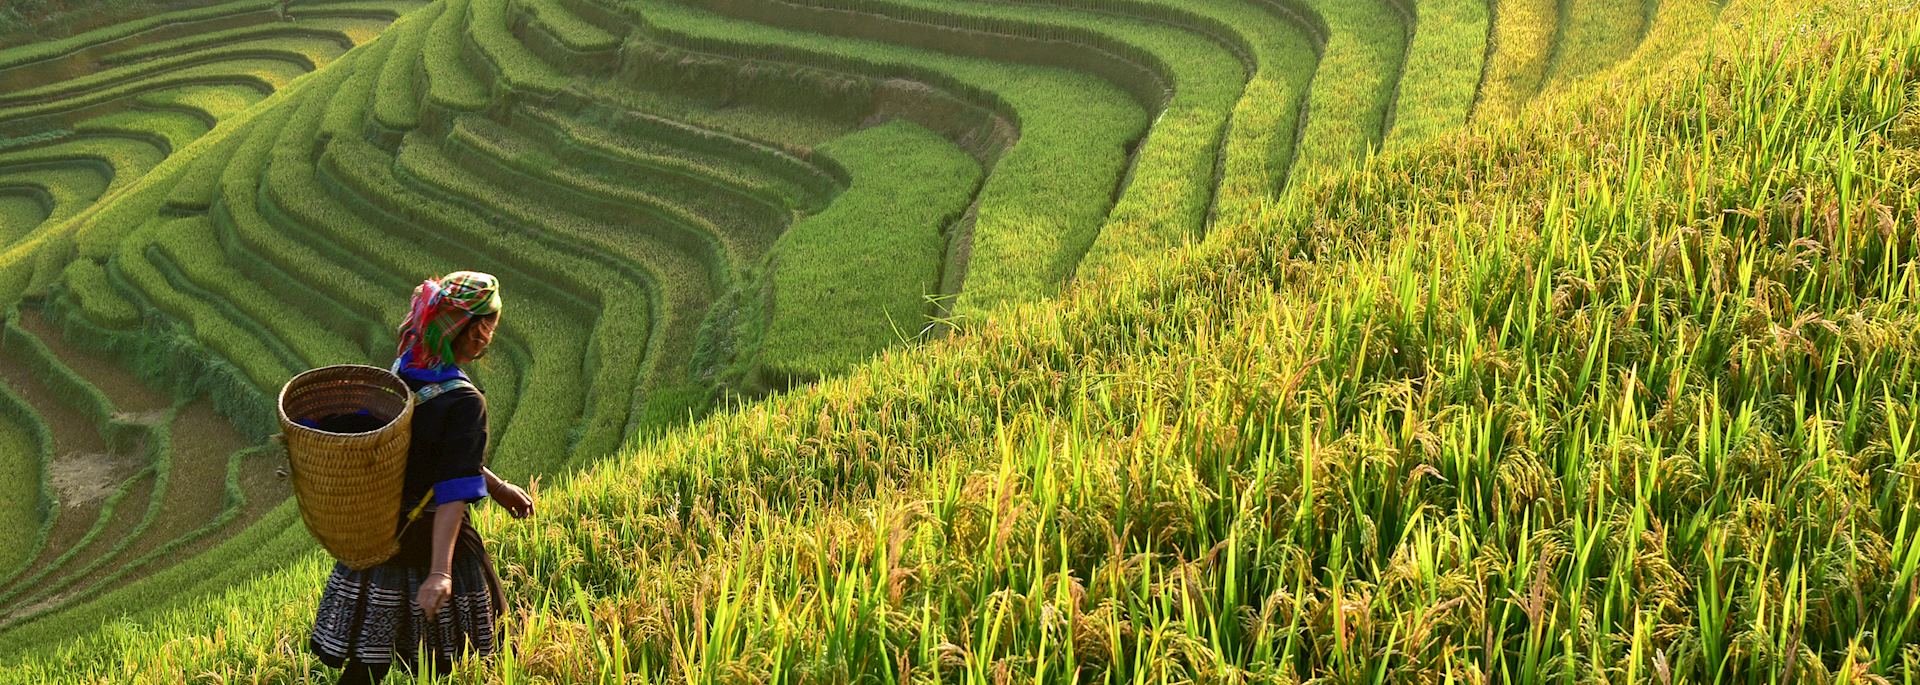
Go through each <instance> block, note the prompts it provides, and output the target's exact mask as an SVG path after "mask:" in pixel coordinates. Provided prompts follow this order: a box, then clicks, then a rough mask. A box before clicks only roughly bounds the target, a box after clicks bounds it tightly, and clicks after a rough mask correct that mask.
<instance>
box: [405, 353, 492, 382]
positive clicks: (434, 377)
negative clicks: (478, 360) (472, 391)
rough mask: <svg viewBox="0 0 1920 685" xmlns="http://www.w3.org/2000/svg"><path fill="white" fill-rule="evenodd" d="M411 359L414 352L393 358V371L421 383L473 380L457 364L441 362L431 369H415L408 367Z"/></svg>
mask: <svg viewBox="0 0 1920 685" xmlns="http://www.w3.org/2000/svg"><path fill="white" fill-rule="evenodd" d="M411 361H413V353H412V352H410V351H409V352H405V353H402V354H401V355H400V358H399V359H395V360H393V372H394V373H395V374H397V375H399V376H400V377H401V378H404V379H406V380H410V381H417V382H420V383H445V382H447V381H450V380H454V379H456V378H457V379H460V380H463V381H467V382H469V383H471V382H473V381H472V379H470V378H467V373H466V372H465V371H461V370H460V367H459V366H457V365H454V364H441V365H439V366H436V367H433V368H430V369H414V368H408V367H407V363H408V362H411Z"/></svg>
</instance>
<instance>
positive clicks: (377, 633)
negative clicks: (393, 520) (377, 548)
mask: <svg viewBox="0 0 1920 685" xmlns="http://www.w3.org/2000/svg"><path fill="white" fill-rule="evenodd" d="M428 520H431V517H428ZM430 528H431V526H415V527H414V529H415V530H419V529H430ZM407 532H408V533H414V530H409V531H407ZM431 543H432V537H431V532H430V530H429V531H427V534H425V535H417V534H412V535H406V536H403V537H402V539H401V541H400V544H401V549H400V553H399V554H398V555H396V556H395V557H394V558H393V559H391V560H389V561H387V563H385V564H381V565H379V566H374V567H372V568H368V569H364V570H360V571H355V570H353V569H350V568H347V566H346V565H345V564H340V563H335V564H334V566H333V575H331V576H329V577H328V578H327V586H326V589H325V590H323V591H322V592H321V594H320V609H319V611H318V613H317V614H316V615H315V616H314V621H313V637H312V638H311V639H310V640H309V641H308V643H307V647H308V649H310V650H312V651H313V653H314V655H315V656H318V657H320V661H321V662H322V663H325V664H327V665H328V666H331V667H334V668H339V667H341V666H342V665H343V664H345V663H346V662H347V661H348V660H352V661H353V662H355V663H362V664H393V663H399V664H402V665H405V666H408V667H412V666H414V665H416V664H419V663H421V662H423V661H424V662H431V663H434V664H436V665H438V666H439V668H440V669H442V670H443V671H444V669H445V668H446V666H447V665H448V664H451V663H452V662H453V661H454V660H456V659H459V658H461V657H462V656H467V655H472V656H481V657H484V656H488V655H491V654H493V652H494V649H495V642H494V623H495V618H496V617H497V616H498V615H499V613H500V612H501V610H502V607H504V606H505V602H504V601H503V598H502V596H501V593H500V579H499V576H497V575H496V574H495V573H494V570H493V560H492V559H490V558H489V557H488V556H487V551H486V548H485V547H483V546H482V545H481V543H480V534H479V533H478V532H476V531H475V530H474V529H473V527H472V526H471V525H468V524H465V523H462V524H461V527H460V535H459V537H457V538H456V539H455V541H454V546H453V566H452V568H450V569H449V572H450V573H451V575H452V576H453V595H452V596H451V597H449V598H448V599H447V603H446V605H445V606H443V607H441V608H440V613H439V614H438V615H436V616H434V618H433V620H428V619H427V616H426V613H425V612H423V611H421V610H420V606H419V605H418V604H415V603H414V601H413V600H414V596H415V595H416V594H418V592H419V591H420V584H421V583H422V582H424V581H426V579H427V574H428V571H429V564H428V562H427V560H428V559H429V556H428V549H427V548H429V547H430V546H431Z"/></svg>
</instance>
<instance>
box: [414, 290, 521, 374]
mask: <svg viewBox="0 0 1920 685" xmlns="http://www.w3.org/2000/svg"><path fill="white" fill-rule="evenodd" d="M499 312H500V280H499V279H496V278H494V277H493V276H492V275H491V274H483V273H479V272H475V271H455V272H453V273H450V274H447V275H446V277H444V278H439V279H433V278H429V279H427V280H426V281H424V282H422V283H421V284H420V287H417V288H414V289H413V302H412V303H411V304H409V305H408V307H407V319H406V320H405V321H402V322H400V348H399V350H398V352H397V354H399V356H400V360H399V362H398V363H396V364H395V366H396V367H397V368H398V369H400V370H406V369H426V370H438V369H446V368H448V367H451V366H453V340H454V337H455V335H456V334H457V333H459V332H460V329H461V328H462V327H464V326H466V324H467V322H468V321H471V320H473V318H474V317H477V316H486V315H488V314H498V313H499Z"/></svg>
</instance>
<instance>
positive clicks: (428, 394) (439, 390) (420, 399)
mask: <svg viewBox="0 0 1920 685" xmlns="http://www.w3.org/2000/svg"><path fill="white" fill-rule="evenodd" d="M461 388H473V383H472V382H470V381H468V380H467V379H465V378H455V379H453V380H450V381H446V382H443V383H434V384H432V385H423V386H420V389H419V390H415V391H413V396H414V401H415V402H416V403H418V404H426V403H427V400H431V399H433V398H435V397H439V396H441V395H445V394H447V393H450V392H453V391H455V390H459V389H461ZM474 390H476V391H477V390H479V388H474Z"/></svg>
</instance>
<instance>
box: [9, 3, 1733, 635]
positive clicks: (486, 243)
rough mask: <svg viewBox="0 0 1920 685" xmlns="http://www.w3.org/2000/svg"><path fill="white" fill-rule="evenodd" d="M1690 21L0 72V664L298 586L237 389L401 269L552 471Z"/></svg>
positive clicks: (596, 39) (276, 485) (413, 14)
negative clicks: (463, 327)
mask: <svg viewBox="0 0 1920 685" xmlns="http://www.w3.org/2000/svg"><path fill="white" fill-rule="evenodd" d="M1719 11H1720V8H1719V7H1718V6H1717V5H1715V4H1712V3H1710V2H1707V1H1706V0H1698V1H1694V0H1663V1H1661V2H1646V3H1642V2H1630V3H1628V2H1612V1H1600V0H1595V1H1592V2H1560V3H1557V4H1556V3H1551V2H1549V3H1544V4H1541V3H1528V2H1522V1H1517V0H1499V1H1497V2H1476V1H1474V0H1074V1H1068V0H1057V1H1056V0H1026V1H1020V2H971V1H970V2H953V1H932V0H646V1H639V0H436V1H434V2H422V1H418V0H385V1H373V2H369V1H364V0H356V1H318V0H299V1H294V2H285V3H281V2H260V1H257V0H243V1H239V2H231V3H227V4H220V5H214V6H210V7H205V8H200V9H194V10H188V11H182V12H176V13H170V14H161V15H156V16H153V17H150V18H147V19H143V20H140V21H137V22H133V23H129V24H125V25H119V26H114V27H110V28H106V29H101V30H98V31H94V32H90V33H86V34H82V35H78V36H74V37H72V38H71V39H68V40H64V41H58V42H49V43H36V44H32V45H27V46H23V47H19V48H13V49H8V50H5V51H0V136H4V138H0V307H4V309H5V310H6V311H7V312H8V314H7V316H6V321H7V324H6V327H5V329H4V333H3V334H0V342H4V345H5V349H6V351H7V354H6V356H5V358H4V361H0V381H3V382H4V384H3V385H0V387H3V388H5V392H4V393H0V408H4V409H5V411H4V412H0V446H10V445H18V446H20V447H18V448H9V449H8V450H7V451H6V452H4V454H5V455H6V456H5V457H4V458H0V471H4V472H6V473H9V474H21V475H23V476H24V477H23V478H22V479H18V480H16V481H14V482H15V483H27V485H15V486H11V487H16V488H17V489H18V490H19V493H18V494H19V495H20V497H19V498H15V499H7V500H6V501H9V502H13V504H6V505H0V506H7V507H10V508H8V509H6V510H4V511H0V521H4V522H17V523H19V524H20V525H19V526H16V527H14V529H16V530H21V531H37V532H34V533H28V534H26V535H24V536H23V538H22V539H21V541H20V542H21V548H22V549H23V550H25V551H24V552H20V553H17V554H16V556H17V557H18V558H13V559H9V558H5V557H0V563H7V564H8V565H7V566H4V567H0V568H3V569H6V570H7V571H8V575H7V576H5V577H4V581H3V582H4V584H0V631H5V632H4V633H0V634H4V635H6V636H7V637H8V640H7V641H6V646H4V647H0V649H16V650H17V649H24V648H27V647H31V646H34V645H41V644H47V643H51V642H55V641H58V640H60V639H63V638H66V637H69V636H71V635H73V634H76V633H78V632H82V631H85V630H87V629H89V628H91V627H93V626H96V625H98V624H99V623H100V622H101V621H103V620H105V619H107V618H109V617H112V616H116V615H119V614H120V613H121V612H124V611H128V610H140V611H152V610H156V609H158V608H163V607H165V606H167V605H171V604H174V603H177V602H181V601H185V600H186V599H189V598H192V597H197V596H203V595H205V594H207V593H210V592H215V591H219V590H222V589H224V588H226V587H229V586H231V585H232V584H234V583H236V582H240V581H241V580H244V579H248V578H253V577H256V576H257V575H258V574H260V573H262V572H265V571H270V570H272V569H277V568H281V567H282V566H284V565H285V564H287V563H289V562H295V560H298V561H297V562H295V563H298V564H301V565H305V564H307V563H308V561H309V560H310V555H308V554H307V552H309V550H310V549H311V543H310V542H308V541H307V539H306V538H305V534H304V532H303V531H302V530H301V529H300V528H299V526H298V525H297V524H296V523H295V520H296V516H295V514H294V512H293V510H292V508H291V504H290V503H287V502H286V501H285V500H284V491H285V487H284V484H283V483H282V482H281V481H280V480H279V479H278V478H277V477H276V476H275V475H274V473H273V471H274V464H275V462H276V460H277V459H278V458H279V456H278V455H277V454H276V453H274V451H273V449H272V448H271V447H270V446H269V445H270V443H268V442H266V441H265V438H266V437H267V436H268V435H269V434H270V433H271V432H272V431H273V430H274V428H273V422H272V420H271V411H272V405H271V401H270V397H271V394H272V393H273V392H274V391H275V390H276V389H277V388H278V387H279V386H280V384H281V383H283V382H284V381H285V379H287V378H288V377H290V376H291V375H292V374H294V373H296V372H298V371H300V370H303V369H306V368H309V367H313V366H319V365H325V364H332V363H341V362H361V363H384V362H385V361H386V360H387V359H388V358H389V357H390V354H391V345H392V340H391V339H392V325H393V323H394V321H395V320H396V319H397V316H398V313H399V311H400V308H401V306H402V304H403V298H404V296H405V295H406V293H407V292H408V291H409V289H410V287H411V285H413V284H414V283H417V282H418V280H419V279H420V278H422V277H424V276H428V275H432V274H436V273H441V272H445V271H449V270H453V269H457V268H472V269H482V270H486V271H490V272H493V273H496V274H500V275H501V276H502V277H503V279H504V282H505V283H506V288H507V291H508V295H507V296H508V298H509V299H511V300H512V302H513V304H512V310H513V313H512V315H510V316H509V317H507V318H505V319H504V321H503V325H502V329H501V337H500V341H499V342H498V343H496V352H497V353H496V354H495V355H494V356H493V358H492V359H490V360H489V363H488V364H487V365H486V366H485V367H483V368H481V369H479V370H478V372H477V375H478V378H479V380H480V382H481V384H482V385H483V386H484V387H486V388H487V389H488V396H489V405H490V407H491V410H492V417H493V426H494V430H495V435H496V437H497V440H496V445H495V451H494V453H493V456H492V462H493V464H494V466H495V468H496V470H499V471H500V472H502V473H503V475H506V476H509V477H512V478H524V477H528V476H532V475H535V474H552V473H562V472H566V471H568V470H571V469H573V468H576V467H580V466H583V465H587V464H590V463H592V462H594V461H597V460H599V459H600V458H602V457H604V456H606V455H609V454H612V453H614V452H616V451H617V450H618V449H619V448H621V447H622V446H623V445H624V444H627V443H628V442H629V441H631V440H634V439H636V438H650V437H651V436H654V435H657V434H658V433H659V432H660V431H662V430H665V429H668V428H671V427H672V426H675V425H678V424H681V423H684V422H686V421H687V420H688V418H689V417H690V416H699V415H701V414H704V413H706V412H707V411H709V410H710V408H712V407H714V406H716V405H721V406H725V405H728V404H730V403H732V402H734V401H742V400H752V399H753V398H757V397H760V396H762V395H765V394H767V393H769V392H778V391H785V390H788V389H791V388H793V387H795V386H796V385H798V384H802V383H807V382H811V381H814V380H817V379H822V378H828V377H833V376H836V375H838V374H841V373H843V372H845V371H847V370H849V369H851V368H854V367H856V366H858V365H860V364H862V363H863V362H864V361H866V360H867V359H869V358H870V357H872V356H873V355H874V354H875V353H877V352H880V351H882V350H885V349H888V348H890V347H893V346H896V345H898V344H899V343H902V342H905V341H914V340H919V339H922V338H927V337H934V336H939V335H942V334H943V333H945V332H946V331H948V330H949V329H951V328H952V327H954V326H959V327H961V328H962V329H968V328H970V327H972V326H975V325H977V322H979V321H983V320H990V319H992V318H994V317H997V316H1001V315H1003V314H1004V313H1005V312H1007V311H1010V310H1011V309H1013V308H1017V307H1020V306H1023V305H1031V304H1033V303H1038V302H1043V301H1046V300H1048V299H1049V298H1052V297H1055V296H1056V295H1059V294H1061V293H1062V292H1064V291H1066V290H1067V289H1068V288H1070V287H1071V286H1072V285H1074V284H1076V283H1088V284H1096V285H1097V284H1100V283H1104V282H1106V281H1107V280H1109V279H1111V278H1116V277H1118V276H1119V275H1121V274H1124V273H1128V272H1130V271H1132V270H1133V269H1134V268H1135V267H1134V266H1133V265H1134V263H1135V262H1139V261H1142V260H1147V261H1158V260H1161V259H1164V258H1165V256H1166V255H1167V254H1169V253H1170V252H1173V251H1176V250H1179V249H1182V248H1184V247H1186V246H1188V245H1190V244H1192V243H1195V242H1197V241H1200V240H1202V239H1203V238H1204V237H1205V236H1206V235H1208V234H1209V232H1210V229H1211V228H1212V227H1214V226H1219V225H1239V224H1244V223H1246V222H1248V221H1250V220H1253V219H1254V218H1256V217H1259V216H1261V215H1262V214H1263V213H1264V212H1267V211H1270V203H1272V202H1273V201H1274V200H1275V198H1279V197H1284V196H1285V194H1286V193H1288V192H1290V191H1291V190H1293V189H1296V188H1310V187H1317V186H1319V185H1320V184H1322V183H1324V182H1326V181H1327V180H1328V179H1335V178H1341V177H1344V175H1345V174H1346V173H1349V172H1350V171H1351V170H1352V169H1354V168H1356V167H1358V166H1359V165H1361V164H1362V163H1364V162H1366V161H1367V160H1368V159H1369V158H1370V156H1372V155H1373V154H1375V153H1376V152H1377V151H1378V150H1380V149H1382V148H1383V147H1394V148H1397V147H1400V146H1407V147H1412V146H1417V145H1419V144H1421V143H1423V142H1425V141H1429V140H1431V139H1434V138H1435V137H1437V136H1442V135H1444V134H1448V133H1450V132H1452V131H1454V130H1456V129H1459V128H1460V127H1462V126H1464V125H1467V124H1468V123H1470V122H1475V121H1481V122H1497V121H1504V120H1506V119H1509V118H1511V117H1513V116H1514V115H1516V114H1518V113H1523V112H1528V111H1543V110H1545V109H1549V108H1550V102H1548V103H1542V104H1540V105H1537V106H1534V105H1530V104H1529V103H1532V102H1533V101H1534V100H1535V99H1536V98H1542V99H1550V98H1552V97H1557V96H1559V95H1562V94H1565V93H1567V92H1571V91H1575V90H1577V89H1578V88H1579V87H1580V85H1579V84H1581V83H1583V82H1587V80H1589V79H1597V78H1601V79H1604V78H1612V79H1626V78H1628V77H1630V76H1632V75H1634V74H1638V73H1641V72H1644V71H1647V70H1652V69H1655V68H1658V67H1659V66H1661V65H1663V64H1664V63H1665V62H1666V60H1667V59H1669V58H1670V57H1671V56H1672V55H1674V54H1676V53H1680V52H1684V51H1686V50H1687V49H1688V48H1689V47H1690V46H1693V45H1695V44H1696V43H1697V42H1698V40H1699V38H1700V36H1701V35H1702V34H1703V33H1704V32H1706V31H1708V30H1711V29H1712V27H1713V26H1714V18H1715V15H1716V13H1717V12H1719ZM1530 107H1531V109H1529V108H1530ZM1389 228H1390V227H1381V230H1388V229H1389ZM36 481H37V482H38V487H37V488H35V487H34V486H33V485H32V483H34V482H36ZM0 499H6V498H0Z"/></svg>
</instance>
